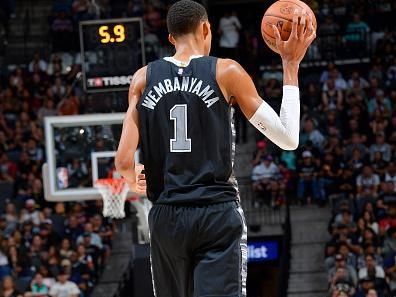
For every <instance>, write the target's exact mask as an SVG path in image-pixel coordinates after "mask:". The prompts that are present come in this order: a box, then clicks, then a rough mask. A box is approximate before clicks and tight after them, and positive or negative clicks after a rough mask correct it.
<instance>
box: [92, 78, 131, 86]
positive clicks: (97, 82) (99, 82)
mask: <svg viewBox="0 0 396 297" xmlns="http://www.w3.org/2000/svg"><path fill="white" fill-rule="evenodd" d="M131 80H132V75H128V76H109V77H95V78H88V79H87V84H88V87H90V88H101V87H113V86H128V85H129V84H130V83H131Z"/></svg>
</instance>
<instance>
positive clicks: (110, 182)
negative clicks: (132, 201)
mask: <svg viewBox="0 0 396 297" xmlns="http://www.w3.org/2000/svg"><path fill="white" fill-rule="evenodd" d="M95 188H97V189H98V190H99V192H100V194H101V195H102V197H103V216H104V217H109V218H114V219H122V218H124V217H125V210H124V206H125V201H126V198H127V194H128V191H129V187H128V185H127V184H126V182H125V179H123V178H117V177H114V175H113V177H112V178H111V177H109V178H103V179H98V180H97V181H96V182H95Z"/></svg>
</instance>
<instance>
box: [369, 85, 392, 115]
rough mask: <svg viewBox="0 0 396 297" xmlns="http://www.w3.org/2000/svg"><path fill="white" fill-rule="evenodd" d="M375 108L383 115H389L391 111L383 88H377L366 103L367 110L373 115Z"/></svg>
mask: <svg viewBox="0 0 396 297" xmlns="http://www.w3.org/2000/svg"><path fill="white" fill-rule="evenodd" d="M376 110H379V111H380V112H381V115H382V116H383V117H389V116H390V115H391V111H392V105H391V102H390V101H389V99H388V98H386V97H385V92H384V91H383V90H380V89H379V90H377V91H376V93H375V97H374V98H372V99H371V100H370V101H369V103H368V112H369V113H370V114H371V115H373V114H374V112H375V111H376Z"/></svg>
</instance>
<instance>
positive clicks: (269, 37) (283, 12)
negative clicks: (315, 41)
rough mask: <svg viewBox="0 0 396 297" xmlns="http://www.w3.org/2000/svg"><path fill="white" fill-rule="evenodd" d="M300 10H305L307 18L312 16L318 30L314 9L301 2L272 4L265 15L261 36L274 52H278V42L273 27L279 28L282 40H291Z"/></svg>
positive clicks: (289, 0)
mask: <svg viewBox="0 0 396 297" xmlns="http://www.w3.org/2000/svg"><path fill="white" fill-rule="evenodd" d="M296 9H298V10H299V11H302V10H303V9H305V11H306V14H307V16H309V15H311V16H312V20H313V25H314V28H315V29H316V27H317V24H316V18H315V14H314V13H313V11H312V9H311V8H310V7H309V6H308V5H307V4H305V3H304V2H302V1H300V0H279V1H276V2H275V3H274V4H272V5H271V6H270V7H269V8H268V9H267V11H266V12H265V14H264V17H263V21H262V22H261V34H262V35H263V38H264V41H265V43H266V44H267V45H268V46H269V47H270V49H272V50H273V51H274V52H278V50H277V48H276V41H275V36H274V30H273V28H272V25H275V26H277V27H278V29H279V31H280V33H281V38H282V40H284V41H286V40H288V39H289V36H290V33H291V30H292V23H293V15H294V11H295V10H296Z"/></svg>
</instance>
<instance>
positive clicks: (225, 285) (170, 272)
mask: <svg viewBox="0 0 396 297" xmlns="http://www.w3.org/2000/svg"><path fill="white" fill-rule="evenodd" d="M149 226H150V241H151V265H152V277H153V286H154V294H155V296H156V297H213V296H216V297H245V296H246V275H247V227H246V223H245V218H244V215H243V211H242V209H241V207H240V206H239V203H237V202H235V201H233V202H224V203H219V204H211V205H207V206H198V207H197V206H191V207H186V206H175V205H154V206H153V208H152V209H151V210H150V214H149Z"/></svg>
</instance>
